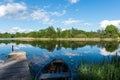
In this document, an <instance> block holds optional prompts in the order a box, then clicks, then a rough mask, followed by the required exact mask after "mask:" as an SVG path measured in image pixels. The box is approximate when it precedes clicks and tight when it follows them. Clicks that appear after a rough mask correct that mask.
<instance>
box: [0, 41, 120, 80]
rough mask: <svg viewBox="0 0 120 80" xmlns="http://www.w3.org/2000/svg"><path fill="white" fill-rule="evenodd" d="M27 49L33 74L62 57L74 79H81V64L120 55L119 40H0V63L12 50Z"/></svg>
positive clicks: (99, 61)
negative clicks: (12, 47)
mask: <svg viewBox="0 0 120 80" xmlns="http://www.w3.org/2000/svg"><path fill="white" fill-rule="evenodd" d="M11 45H14V49H15V51H25V52H26V53H27V59H28V61H29V65H30V69H31V72H32V74H33V75H34V76H35V75H36V74H37V73H38V71H40V70H41V69H42V68H43V67H44V66H45V65H46V64H48V63H49V62H50V61H52V60H53V59H55V58H62V59H63V60H64V61H65V62H66V63H67V64H68V65H69V67H70V69H71V71H72V73H73V77H74V80H79V78H78V70H79V67H80V64H83V63H84V64H88V65H89V64H98V63H101V62H104V63H106V62H108V61H111V60H112V57H115V56H117V57H119V56H120V46H119V43H118V42H69V41H62V42H60V41H33V42H25V41H13V40H11V41H8V40H7V41H4V40H2V41H0V63H2V62H4V61H5V60H6V59H7V55H8V54H9V53H10V52H11Z"/></svg>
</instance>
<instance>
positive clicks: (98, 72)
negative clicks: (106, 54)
mask: <svg viewBox="0 0 120 80" xmlns="http://www.w3.org/2000/svg"><path fill="white" fill-rule="evenodd" d="M79 78H80V80H120V61H119V62H115V61H112V62H108V63H99V64H91V65H87V64H81V65H80V68H79Z"/></svg>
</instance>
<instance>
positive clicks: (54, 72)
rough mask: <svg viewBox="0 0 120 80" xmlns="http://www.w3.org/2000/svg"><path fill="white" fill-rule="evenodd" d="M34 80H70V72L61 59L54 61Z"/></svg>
mask: <svg viewBox="0 0 120 80" xmlns="http://www.w3.org/2000/svg"><path fill="white" fill-rule="evenodd" d="M35 80H72V78H71V70H70V69H69V67H68V65H67V64H66V63H65V62H64V61H63V60H62V59H54V60H53V61H51V62H50V63H48V64H47V65H46V66H45V67H44V68H43V69H42V70H41V71H40V72H39V73H38V74H37V76H36V77H35Z"/></svg>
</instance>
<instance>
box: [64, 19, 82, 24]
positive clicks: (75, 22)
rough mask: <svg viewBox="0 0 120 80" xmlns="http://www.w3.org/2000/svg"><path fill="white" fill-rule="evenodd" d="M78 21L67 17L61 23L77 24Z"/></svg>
mask: <svg viewBox="0 0 120 80" xmlns="http://www.w3.org/2000/svg"><path fill="white" fill-rule="evenodd" d="M79 22H80V20H75V19H72V18H69V19H68V20H65V21H63V22H62V23H63V24H64V25H71V24H77V23H79Z"/></svg>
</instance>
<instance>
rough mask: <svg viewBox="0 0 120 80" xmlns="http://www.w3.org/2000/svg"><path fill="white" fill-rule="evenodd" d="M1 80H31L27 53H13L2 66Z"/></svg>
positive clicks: (0, 65)
mask: <svg viewBox="0 0 120 80" xmlns="http://www.w3.org/2000/svg"><path fill="white" fill-rule="evenodd" d="M0 80H31V75H30V72H29V66H28V63H27V59H26V53H25V52H13V53H10V54H9V55H8V59H7V61H5V63H2V64H0Z"/></svg>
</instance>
